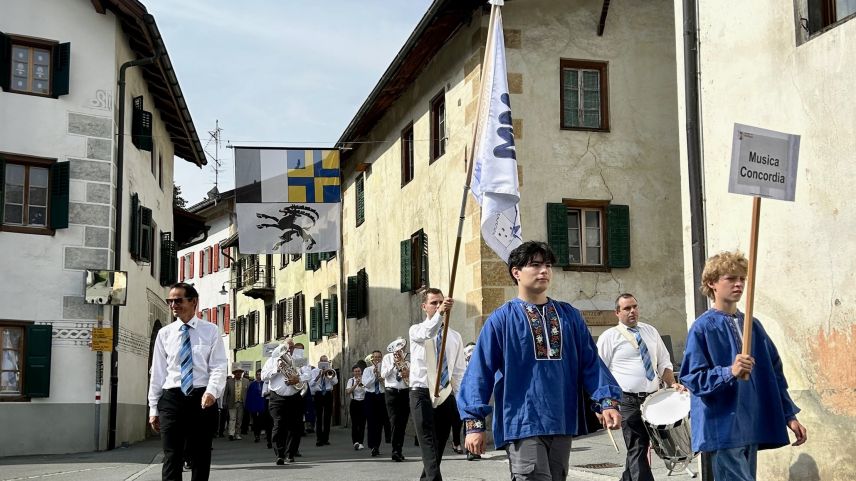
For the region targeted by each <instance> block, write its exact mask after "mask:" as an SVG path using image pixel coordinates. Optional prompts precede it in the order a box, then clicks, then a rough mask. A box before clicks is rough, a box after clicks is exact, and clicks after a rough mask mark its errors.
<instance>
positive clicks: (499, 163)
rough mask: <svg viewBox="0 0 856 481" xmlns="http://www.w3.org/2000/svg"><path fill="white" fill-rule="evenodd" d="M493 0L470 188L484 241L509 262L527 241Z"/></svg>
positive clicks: (498, 15)
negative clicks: (520, 207) (478, 205)
mask: <svg viewBox="0 0 856 481" xmlns="http://www.w3.org/2000/svg"><path fill="white" fill-rule="evenodd" d="M491 3H494V4H495V6H494V7H493V9H494V12H495V17H494V19H493V22H492V23H491V27H490V28H491V30H490V32H488V42H487V49H486V53H485V68H484V69H483V75H484V78H482V85H481V94H480V95H481V98H480V99H479V108H480V111H479V116H478V119H479V124H478V126H477V128H478V130H477V133H476V145H475V146H474V149H475V152H474V160H473V161H474V162H475V164H474V165H473V179H472V182H471V183H470V189H471V190H472V192H473V195H474V196H475V198H476V200H477V201H478V203H479V204H480V205H481V208H482V211H481V230H482V237H483V238H484V241H485V243H486V244H487V245H488V246H489V247H490V248H491V249H493V251H494V252H496V254H497V255H498V256H499V257H500V258H501V259H502V260H504V261H506V262H507V261H508V255H509V254H510V253H511V251H512V250H514V248H515V247H517V246H519V245H520V244H522V243H523V237H522V231H521V227H520V211H519V209H518V203H519V202H520V191H519V190H518V187H517V186H518V184H517V157H516V152H515V148H514V132H513V129H512V125H511V101H510V97H509V95H508V78H507V73H506V68H505V40H504V39H503V35H502V14H501V13H500V7H499V5H501V4H502V2H498V1H495V0H494V1H493V2H491Z"/></svg>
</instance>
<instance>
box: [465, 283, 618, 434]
mask: <svg viewBox="0 0 856 481" xmlns="http://www.w3.org/2000/svg"><path fill="white" fill-rule="evenodd" d="M581 384H582V386H583V387H584V388H585V391H586V392H587V393H590V397H591V398H592V399H594V400H595V401H598V402H601V401H603V400H606V399H620V398H621V388H620V387H619V386H618V382H616V381H615V378H613V377H612V374H610V373H609V370H608V369H607V368H606V366H605V365H604V364H603V361H601V359H600V357H599V356H598V353H597V346H595V343H594V340H593V339H592V337H591V334H590V333H589V331H588V327H587V326H586V324H585V321H584V320H583V318H582V316H581V315H580V312H579V311H578V310H577V309H575V308H574V307H573V306H571V305H570V304H568V303H566V302H559V301H555V300H552V299H551V300H549V302H548V303H547V304H546V305H545V306H543V307H541V306H536V305H534V304H529V303H527V302H524V301H522V300H520V299H516V298H515V299H512V300H510V301H508V302H506V303H505V304H503V305H502V306H500V307H499V308H498V309H497V310H496V311H494V313H493V314H491V315H490V317H488V319H487V321H486V322H485V325H484V327H483V328H482V331H481V334H479V337H478V340H477V341H476V347H475V350H474V351H473V354H472V357H471V358H470V363H469V365H468V366H467V370H466V373H465V374H464V380H463V382H462V383H461V390H460V392H459V393H458V398H457V402H458V411H459V412H460V415H461V419H464V420H470V422H468V423H467V424H468V426H469V425H472V424H473V421H472V420H476V421H482V422H483V420H484V419H485V418H486V417H487V415H488V414H490V413H491V411H492V410H493V408H492V407H491V406H490V404H489V402H490V397H491V391H493V396H494V399H495V404H496V409H495V412H494V416H493V437H494V441H495V443H496V447H497V448H501V447H502V446H504V445H505V444H506V443H508V442H510V441H514V440H517V439H523V438H528V437H533V436H544V435H574V434H577V431H578V428H579V429H582V430H583V431H584V430H585V427H584V426H579V425H580V424H582V423H581V422H580V420H579V414H580V411H579V410H580V408H581V407H582V406H580V401H581V399H580V396H579V394H580V385H581Z"/></svg>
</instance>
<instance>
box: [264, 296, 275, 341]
mask: <svg viewBox="0 0 856 481" xmlns="http://www.w3.org/2000/svg"><path fill="white" fill-rule="evenodd" d="M273 313H274V309H273V304H266V305H265V342H270V340H271V339H273Z"/></svg>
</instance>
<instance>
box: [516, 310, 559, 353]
mask: <svg viewBox="0 0 856 481" xmlns="http://www.w3.org/2000/svg"><path fill="white" fill-rule="evenodd" d="M518 304H519V305H520V307H521V309H523V313H524V314H525V315H526V320H527V323H528V326H529V331H530V332H531V334H532V341H533V343H534V345H535V359H536V360H559V359H562V322H561V319H560V318H559V312H558V310H557V309H556V306H555V304H554V303H553V301H552V300H551V299H549V298H548V299H547V304H546V305H544V306H543V310H542V306H538V305H535V304H530V303H528V302H525V301H522V300H519V299H518Z"/></svg>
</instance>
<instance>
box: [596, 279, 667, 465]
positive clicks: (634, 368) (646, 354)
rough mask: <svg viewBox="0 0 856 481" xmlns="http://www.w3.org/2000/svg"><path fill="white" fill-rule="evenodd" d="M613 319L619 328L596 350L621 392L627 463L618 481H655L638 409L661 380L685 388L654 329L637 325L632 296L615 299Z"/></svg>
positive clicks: (610, 331)
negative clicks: (616, 320)
mask: <svg viewBox="0 0 856 481" xmlns="http://www.w3.org/2000/svg"><path fill="white" fill-rule="evenodd" d="M615 315H616V317H618V325H616V326H615V327H611V328H609V329H607V330H606V331H605V332H604V333H603V334H601V336H600V337H599V338H598V340H597V350H598V354H599V355H600V358H601V359H602V360H603V363H604V364H606V367H608V368H609V371H610V372H611V373H612V375H613V376H614V377H615V379H616V381H618V385H619V386H621V390H622V391H623V393H622V396H621V402H620V404H619V409H620V412H621V430H622V433H623V435H624V444H625V445H626V446H627V460H626V462H625V465H624V473H623V474H622V476H621V481H654V475H653V474H651V466H650V465H649V463H648V446H649V445H650V444H651V440H650V438H649V436H648V431H647V430H646V429H645V423H644V421H643V420H642V411H641V409H640V407H641V406H642V403H643V402H644V401H645V398H646V397H648V395H650V394H653V393H654V392H656V391H657V390H658V389H659V387H660V382H661V380H662V382H664V383H665V384H666V385H667V386H671V387H674V388H676V389H678V390H680V391H683V390H684V387H683V386H681V385H680V384H677V383H676V382H675V374H674V372H672V362H671V360H670V359H669V351H668V350H667V349H666V344H665V343H663V340H662V338H660V334H659V333H658V332H657V329H655V328H654V326H652V325H650V324H645V323H644V322H639V304H638V302H637V301H636V298H635V297H634V296H633V294H627V293H625V294H621V295H620V296H618V298H617V299H616V300H615Z"/></svg>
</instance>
